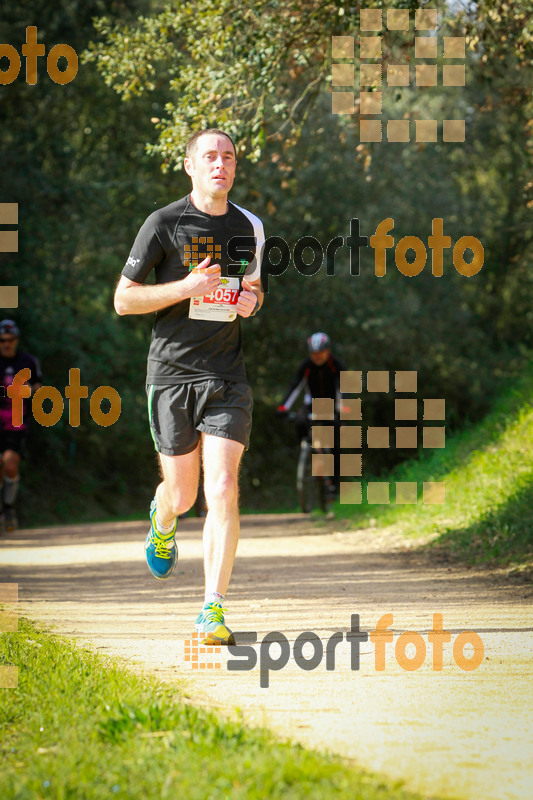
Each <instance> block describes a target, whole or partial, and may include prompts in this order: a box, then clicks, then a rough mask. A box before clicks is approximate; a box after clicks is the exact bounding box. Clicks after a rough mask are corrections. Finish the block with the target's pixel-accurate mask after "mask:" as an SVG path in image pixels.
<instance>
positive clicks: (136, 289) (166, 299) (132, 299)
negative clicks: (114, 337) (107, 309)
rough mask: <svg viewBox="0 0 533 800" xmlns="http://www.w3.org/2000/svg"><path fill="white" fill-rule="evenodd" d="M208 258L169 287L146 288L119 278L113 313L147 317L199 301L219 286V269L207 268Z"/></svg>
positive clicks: (166, 284) (162, 284) (122, 277)
mask: <svg viewBox="0 0 533 800" xmlns="http://www.w3.org/2000/svg"><path fill="white" fill-rule="evenodd" d="M209 260H210V259H209V258H206V259H204V261H202V263H201V264H199V266H198V267H197V268H196V269H195V270H193V271H192V272H190V273H189V274H188V275H187V277H186V278H183V279H182V280H179V281H172V282H171V283H159V284H155V285H146V284H144V283H136V282H135V281H132V280H130V279H129V278H126V276H125V275H121V277H120V280H119V282H118V285H117V288H116V290H115V299H114V304H115V311H116V312H117V314H120V315H121V316H122V315H124V314H150V313H151V312H153V311H160V310H161V309H162V308H168V306H173V305H175V304H176V303H181V302H182V300H188V299H189V298H190V297H202V296H203V295H205V294H210V293H211V292H214V291H215V289H218V287H219V286H220V265H219V264H213V266H211V267H210V266H208V264H209Z"/></svg>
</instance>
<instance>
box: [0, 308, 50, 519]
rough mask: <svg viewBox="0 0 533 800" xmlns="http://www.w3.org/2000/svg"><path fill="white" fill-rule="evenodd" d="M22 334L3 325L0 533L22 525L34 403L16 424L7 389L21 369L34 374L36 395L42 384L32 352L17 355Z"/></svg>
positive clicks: (25, 407) (0, 333)
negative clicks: (23, 473)
mask: <svg viewBox="0 0 533 800" xmlns="http://www.w3.org/2000/svg"><path fill="white" fill-rule="evenodd" d="M19 336H20V332H19V329H18V327H17V325H16V323H15V322H13V320H12V319H3V320H2V321H1V322H0V533H2V530H3V528H4V526H5V528H6V530H8V531H13V530H16V528H17V526H18V522H17V515H16V513H15V501H16V499H17V494H18V490H19V485H20V475H19V464H20V460H21V458H22V457H23V455H24V450H25V448H26V441H27V438H28V431H29V420H30V416H31V410H30V408H31V407H30V400H29V399H24V401H23V405H22V425H20V426H19V427H15V426H14V425H13V416H12V414H13V412H12V405H13V399H12V398H11V397H8V396H7V391H6V389H7V387H8V386H11V384H12V383H13V378H14V377H15V375H16V374H17V372H19V371H20V370H21V369H26V368H29V369H30V371H31V375H30V379H29V384H30V387H31V390H32V394H33V393H34V392H36V391H37V389H38V388H39V387H40V386H41V384H42V380H43V379H42V375H41V368H40V366H39V362H38V361H37V359H36V358H34V356H30V354H29V353H22V352H17V350H18V344H19Z"/></svg>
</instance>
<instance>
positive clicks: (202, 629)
mask: <svg viewBox="0 0 533 800" xmlns="http://www.w3.org/2000/svg"><path fill="white" fill-rule="evenodd" d="M227 610H228V609H227V608H222V606H221V605H220V603H208V604H207V605H206V606H204V607H203V608H202V610H201V611H200V613H199V614H198V616H197V617H196V622H195V623H194V627H195V628H196V630H197V631H198V632H199V633H205V638H204V639H202V641H201V644H235V638H234V636H233V633H232V632H231V631H230V629H229V628H228V627H226V625H225V624H224V611H227Z"/></svg>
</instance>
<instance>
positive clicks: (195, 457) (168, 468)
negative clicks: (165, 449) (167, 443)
mask: <svg viewBox="0 0 533 800" xmlns="http://www.w3.org/2000/svg"><path fill="white" fill-rule="evenodd" d="M159 463H160V466H161V473H162V478H163V480H162V482H161V483H160V484H159V486H158V487H157V489H156V492H155V496H156V501H157V519H158V521H159V522H160V523H161V525H163V526H165V527H169V526H172V525H173V524H174V519H175V517H177V516H179V515H180V514H184V513H185V512H186V511H188V510H189V509H190V508H191V506H193V505H194V501H195V500H196V494H197V491H198V480H199V477H200V448H199V446H197V447H196V449H195V450H193V451H192V453H186V454H185V455H183V456H167V455H164V454H163V453H159Z"/></svg>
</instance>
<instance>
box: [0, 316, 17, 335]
mask: <svg viewBox="0 0 533 800" xmlns="http://www.w3.org/2000/svg"><path fill="white" fill-rule="evenodd" d="M6 334H7V335H8V336H14V337H15V338H18V337H19V335H20V331H19V329H18V328H17V325H16V323H15V322H13V320H12V319H3V320H2V321H1V322H0V336H5V335H6Z"/></svg>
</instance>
